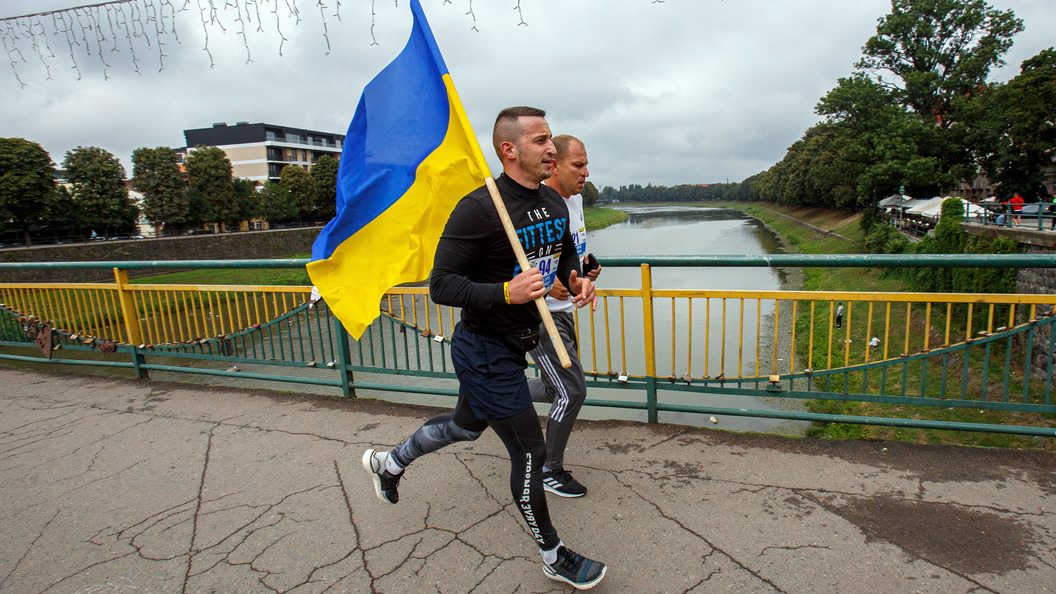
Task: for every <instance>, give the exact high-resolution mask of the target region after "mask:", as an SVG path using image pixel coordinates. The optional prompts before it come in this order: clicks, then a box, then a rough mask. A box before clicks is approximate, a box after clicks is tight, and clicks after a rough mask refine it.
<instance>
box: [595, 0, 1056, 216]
mask: <svg viewBox="0 0 1056 594" xmlns="http://www.w3.org/2000/svg"><path fill="white" fill-rule="evenodd" d="M891 6H892V10H891V13H890V14H888V15H887V16H885V17H884V18H882V19H880V21H879V23H878V26H877V29H876V35H875V36H873V37H871V38H870V39H869V40H868V41H866V43H865V45H864V47H863V48H862V51H863V57H862V59H861V60H860V61H859V62H858V63H857V64H856V65H855V68H856V71H855V72H854V73H853V74H852V75H851V76H849V77H847V78H843V79H840V80H839V81H838V82H837V85H836V87H835V88H833V89H832V90H831V91H829V93H828V94H826V95H825V96H824V97H823V98H822V99H821V100H820V101H819V103H818V105H817V107H816V112H817V113H818V114H819V115H821V116H823V117H824V120H823V121H822V122H821V123H819V124H817V125H816V126H814V127H812V128H810V129H809V130H807V131H806V132H805V133H804V134H803V137H802V138H801V139H800V140H799V141H797V142H796V143H794V144H793V145H792V146H791V147H789V148H788V151H787V153H786V154H785V157H784V158H783V159H782V160H781V161H780V162H778V163H776V164H775V165H773V166H772V167H770V168H769V169H768V170H766V171H763V172H761V173H759V174H756V175H753V176H751V177H749V178H747V179H745V180H743V181H742V182H740V183H739V184H711V185H700V186H675V187H664V186H645V187H642V186H640V185H631V186H622V187H620V188H619V189H618V190H616V189H614V188H612V187H611V186H609V187H606V188H604V189H603V190H602V192H601V199H602V200H603V201H611V200H620V201H669V200H678V201H690V200H692V201H696V200H763V201H773V202H778V203H783V204H796V205H809V206H820V207H827V208H843V209H853V210H864V212H866V213H868V214H870V215H871V214H874V213H875V212H876V208H875V205H876V203H877V202H879V201H880V200H881V199H883V198H884V197H886V196H890V195H892V194H896V193H898V192H899V190H900V188H904V191H905V193H906V194H908V195H911V196H920V197H930V196H936V195H948V194H952V193H957V190H958V189H959V188H960V186H961V184H971V183H972V182H973V181H974V180H975V179H976V178H977V177H978V176H979V175H985V176H986V177H987V178H988V179H989V180H990V181H991V183H992V184H993V185H994V192H995V194H996V195H997V196H998V198H1000V199H1007V198H1009V197H1011V196H1012V195H1013V194H1015V193H1019V194H1020V195H1022V196H1023V197H1024V198H1025V199H1026V200H1027V201H1034V200H1046V201H1047V200H1049V199H1050V198H1049V196H1048V195H1047V190H1046V188H1045V186H1044V184H1043V180H1044V177H1043V176H1044V173H1043V169H1042V168H1043V167H1044V166H1046V165H1048V164H1051V163H1052V159H1053V156H1054V154H1056V125H1054V122H1056V51H1054V50H1053V49H1052V48H1049V49H1046V50H1044V51H1042V52H1040V53H1039V54H1038V55H1036V56H1034V57H1032V58H1030V59H1028V60H1026V61H1024V62H1023V63H1022V66H1021V72H1020V74H1019V75H1018V76H1016V77H1015V78H1013V79H1011V80H1009V81H1008V82H1007V83H1004V84H1000V83H988V82H987V78H988V77H989V75H990V72H991V70H992V69H993V68H994V67H996V66H999V65H1001V64H1003V63H1004V62H1003V61H1002V58H1001V57H1002V56H1003V55H1004V54H1005V53H1006V52H1007V51H1008V49H1009V48H1010V47H1011V45H1012V38H1013V36H1015V34H1017V33H1018V32H1020V31H1022V30H1023V22H1022V21H1021V20H1019V19H1017V18H1016V17H1015V15H1014V14H1013V12H1012V11H1010V10H1009V11H1000V10H995V9H993V8H991V7H990V6H989V5H988V4H987V3H986V2H984V1H983V0H893V1H892V4H891ZM870 222H871V217H865V224H866V226H868V225H869V223H870Z"/></svg>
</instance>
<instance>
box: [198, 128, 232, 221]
mask: <svg viewBox="0 0 1056 594" xmlns="http://www.w3.org/2000/svg"><path fill="white" fill-rule="evenodd" d="M185 167H186V169H187V189H188V192H190V191H191V190H194V191H195V192H196V193H197V194H198V195H197V196H194V197H192V202H193V201H195V200H196V201H198V203H199V206H204V203H205V202H208V203H209V205H210V206H211V210H212V213H213V215H214V218H213V219H211V220H213V221H216V222H217V223H227V224H229V225H235V224H238V222H239V218H238V215H239V205H238V198H237V196H235V185H234V181H233V180H232V177H231V161H230V160H228V158H227V154H225V153H224V151H222V150H221V149H219V148H217V147H215V146H196V147H195V148H194V149H193V150H191V151H190V153H189V154H188V155H187V162H186V164H185ZM189 197H190V196H189ZM197 212H198V215H199V216H201V215H203V214H205V213H206V212H207V210H206V209H204V208H199V209H198V211H197ZM203 220H205V219H203Z"/></svg>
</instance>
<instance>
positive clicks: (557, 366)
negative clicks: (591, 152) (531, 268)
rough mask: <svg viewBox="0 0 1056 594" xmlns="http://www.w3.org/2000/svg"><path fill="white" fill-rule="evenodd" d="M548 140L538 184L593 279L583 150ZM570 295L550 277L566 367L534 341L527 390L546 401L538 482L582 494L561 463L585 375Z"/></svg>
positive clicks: (575, 142) (549, 301)
mask: <svg viewBox="0 0 1056 594" xmlns="http://www.w3.org/2000/svg"><path fill="white" fill-rule="evenodd" d="M553 141H554V146H555V147H556V149H557V155H556V156H555V157H554V164H553V172H552V173H551V175H550V178H549V179H547V180H546V181H545V182H543V183H545V184H546V185H547V186H549V187H551V188H553V189H554V190H557V193H558V194H560V195H561V197H562V198H564V199H565V205H566V206H567V207H568V220H569V230H570V231H571V233H572V238H573V240H575V243H576V253H577V254H578V255H579V259H580V263H581V264H582V266H583V275H582V276H586V277H588V278H590V280H591V281H595V280H597V278H598V274H599V273H600V272H601V265H600V264H597V260H593V258H592V257H591V258H588V257H587V228H586V224H585V222H584V219H583V197H582V196H580V192H582V191H583V186H585V185H586V183H587V176H589V175H590V172H589V171H588V170H587V149H586V148H585V147H584V146H583V143H582V142H581V141H580V140H579V139H578V138H575V137H573V136H569V135H567V134H560V135H558V136H555V137H554V138H553ZM588 262H589V263H588ZM591 268H593V269H592V270H591ZM570 298H571V295H570V294H569V292H568V289H567V288H565V287H564V286H563V285H562V284H561V283H560V281H556V282H554V288H553V289H552V290H551V291H550V292H549V293H548V294H547V296H546V305H547V307H548V308H549V309H550V312H551V315H552V317H553V318H554V324H555V325H556V326H557V332H558V334H559V335H560V336H561V340H562V342H564V345H565V350H566V351H568V356H569V359H571V361H572V366H571V367H569V368H568V369H565V368H563V367H561V363H560V362H559V360H558V357H557V352H556V350H555V349H554V344H553V342H552V341H550V340H546V339H544V340H540V341H539V346H537V347H536V348H535V349H533V350H532V351H531V354H532V359H533V360H535V364H536V365H537V366H538V367H539V373H540V376H539V377H535V378H530V379H529V380H528V389H529V390H530V391H531V393H532V400H534V401H535V402H550V403H552V404H551V407H550V414H549V415H548V416H547V419H546V462H545V463H544V464H543V487H544V488H545V489H546V490H547V492H549V493H553V494H555V495H559V496H561V497H582V496H584V495H586V494H587V488H586V487H584V486H583V485H582V484H580V483H579V481H577V480H576V479H574V478H572V474H571V473H569V472H568V471H567V470H565V466H564V463H565V448H566V447H567V446H568V438H569V436H570V435H571V434H572V427H573V425H575V423H576V417H578V416H579V411H580V409H581V408H583V401H584V400H585V399H586V397H587V384H586V378H585V377H584V375H583V365H582V364H581V363H580V361H579V353H578V351H579V348H578V347H579V344H578V343H579V341H578V340H577V338H578V337H577V336H576V321H575V317H574V315H573V312H574V311H575V306H574V305H573V304H572V302H571V301H570V300H569V299H570ZM540 335H541V336H546V329H545V328H544V327H542V326H541V327H540Z"/></svg>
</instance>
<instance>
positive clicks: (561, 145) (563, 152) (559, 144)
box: [554, 134, 583, 161]
mask: <svg viewBox="0 0 1056 594" xmlns="http://www.w3.org/2000/svg"><path fill="white" fill-rule="evenodd" d="M573 143H574V144H577V145H579V146H581V147H582V146H583V141H582V140H580V139H578V138H576V137H575V136H572V135H571V134H558V135H557V136H555V137H554V148H555V149H557V154H556V155H555V158H556V159H557V160H558V161H561V160H563V159H564V158H565V157H567V156H568V150H569V147H571V146H572V145H573Z"/></svg>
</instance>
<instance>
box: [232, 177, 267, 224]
mask: <svg viewBox="0 0 1056 594" xmlns="http://www.w3.org/2000/svg"><path fill="white" fill-rule="evenodd" d="M234 183H235V196H236V197H237V198H238V218H239V220H241V221H247V222H248V221H252V220H253V219H256V218H259V217H260V215H261V208H260V196H259V195H258V194H257V184H256V182H254V181H253V180H249V179H246V178H244V177H239V178H236V179H235V181H234Z"/></svg>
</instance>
